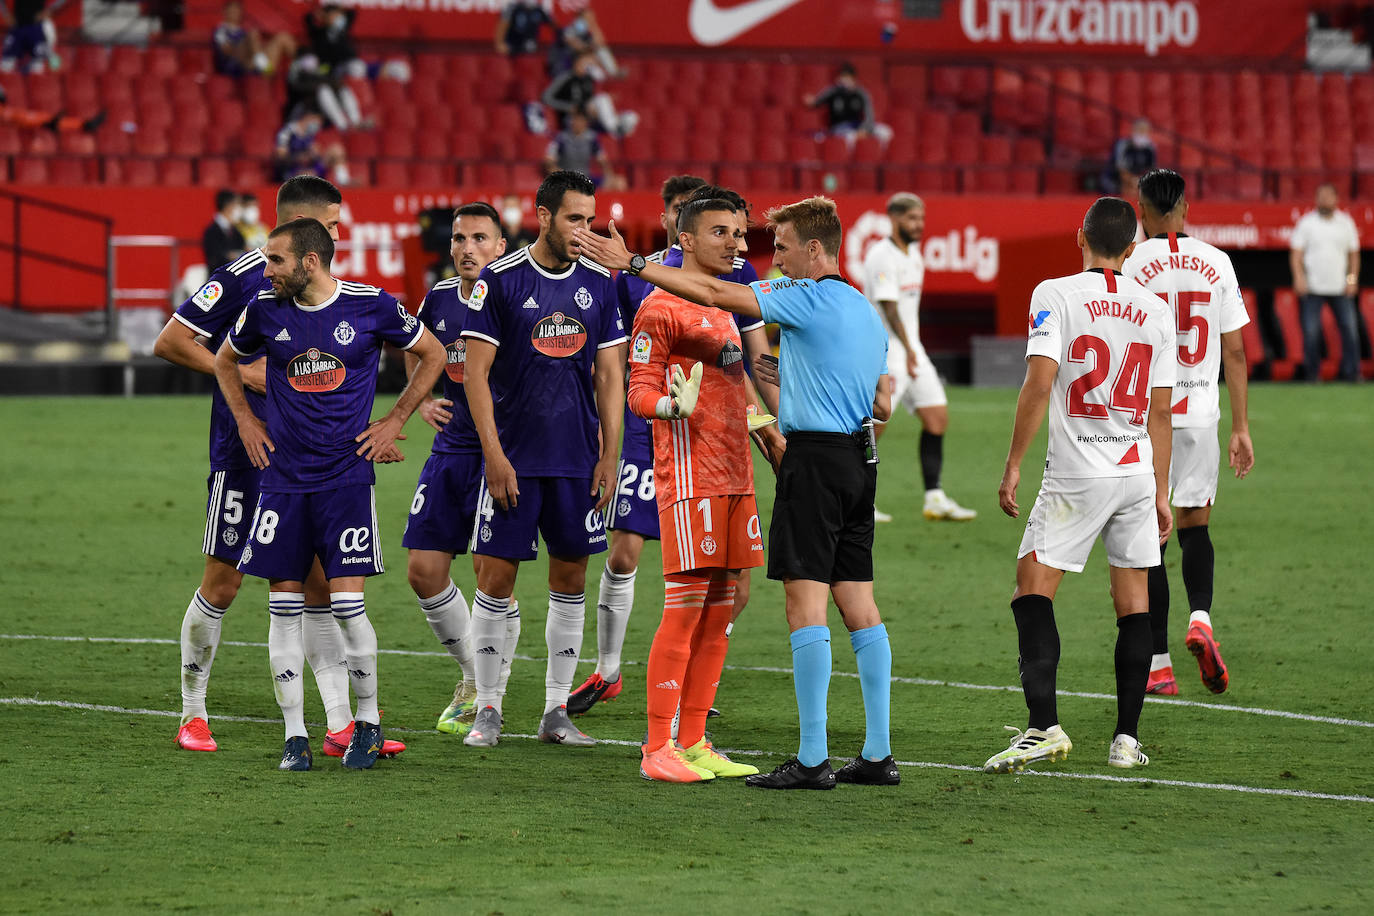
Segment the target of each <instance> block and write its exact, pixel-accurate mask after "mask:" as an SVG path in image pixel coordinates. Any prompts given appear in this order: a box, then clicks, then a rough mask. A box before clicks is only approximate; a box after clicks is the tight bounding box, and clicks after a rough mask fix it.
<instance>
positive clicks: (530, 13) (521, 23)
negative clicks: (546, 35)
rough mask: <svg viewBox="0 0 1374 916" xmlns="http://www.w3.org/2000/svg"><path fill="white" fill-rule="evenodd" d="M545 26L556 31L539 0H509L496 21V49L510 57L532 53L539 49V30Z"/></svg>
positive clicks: (556, 28)
mask: <svg viewBox="0 0 1374 916" xmlns="http://www.w3.org/2000/svg"><path fill="white" fill-rule="evenodd" d="M545 26H547V27H548V28H549V30H550V31H553V32H555V33H556V32H557V31H558V27H557V26H556V25H554V22H553V17H552V16H550V15H549V13H548V11H547V10H545V9H544V7H543V6H542V5H541V4H540V3H539V0H510V2H509V3H507V4H506V8H505V9H504V10H502V11H501V21H500V22H498V23H496V50H497V51H499V52H501V53H502V54H509V55H510V56H511V57H518V56H519V55H521V54H533V53H534V52H535V51H537V50H539V32H540V31H541V30H542V29H543V28H544V27H545Z"/></svg>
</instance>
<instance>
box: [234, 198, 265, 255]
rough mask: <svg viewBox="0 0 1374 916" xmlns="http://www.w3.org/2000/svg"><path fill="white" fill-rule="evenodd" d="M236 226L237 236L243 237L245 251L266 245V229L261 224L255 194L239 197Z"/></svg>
mask: <svg viewBox="0 0 1374 916" xmlns="http://www.w3.org/2000/svg"><path fill="white" fill-rule="evenodd" d="M236 226H237V228H238V230H239V234H240V235H242V236H243V246H244V249H245V250H247V249H249V248H261V247H262V246H263V245H266V244H267V227H266V226H264V225H263V224H262V219H261V213H260V211H259V210H258V198H257V195H256V194H251V193H249V194H240V195H239V218H238V222H237V223H236Z"/></svg>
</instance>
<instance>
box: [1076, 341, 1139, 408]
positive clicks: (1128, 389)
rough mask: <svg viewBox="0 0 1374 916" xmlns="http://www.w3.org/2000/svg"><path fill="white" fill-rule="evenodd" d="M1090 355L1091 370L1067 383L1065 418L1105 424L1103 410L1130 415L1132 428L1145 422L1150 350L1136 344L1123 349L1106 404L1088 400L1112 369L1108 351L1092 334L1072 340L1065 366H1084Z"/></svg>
mask: <svg viewBox="0 0 1374 916" xmlns="http://www.w3.org/2000/svg"><path fill="white" fill-rule="evenodd" d="M1089 353H1091V354H1092V368H1091V369H1089V370H1088V371H1087V372H1085V373H1083V374H1082V375H1080V376H1079V377H1078V378H1076V379H1074V380H1073V381H1072V382H1070V383H1069V404H1068V410H1069V416H1071V417H1083V418H1086V419H1091V420H1105V419H1107V418H1108V417H1109V416H1110V414H1109V413H1108V412H1107V408H1108V407H1110V408H1111V409H1112V410H1120V411H1122V412H1124V413H1127V414H1129V415H1130V418H1131V423H1132V425H1135V426H1139V425H1141V424H1142V423H1144V422H1145V413H1146V412H1147V411H1148V410H1149V409H1150V360H1151V358H1152V357H1153V356H1154V347H1152V346H1150V345H1149V344H1147V343H1141V342H1140V341H1138V340H1136V341H1131V343H1129V344H1127V345H1126V353H1125V355H1124V356H1123V357H1122V360H1121V368H1120V369H1118V370H1117V373H1116V379H1115V380H1114V381H1113V382H1112V389H1111V394H1110V397H1109V398H1108V400H1107V403H1105V404H1103V403H1102V402H1101V401H1100V400H1098V399H1096V398H1094V397H1092V394H1093V392H1094V391H1096V390H1097V388H1098V387H1099V386H1100V385H1101V384H1102V383H1103V382H1105V381H1106V380H1107V375H1108V374H1109V373H1110V372H1111V368H1112V351H1111V347H1109V346H1108V345H1107V342H1106V341H1105V340H1103V339H1102V338H1100V337H1094V336H1093V335H1092V334H1084V335H1083V336H1082V337H1077V338H1074V341H1073V343H1071V344H1069V362H1071V363H1086V362H1088V354H1089Z"/></svg>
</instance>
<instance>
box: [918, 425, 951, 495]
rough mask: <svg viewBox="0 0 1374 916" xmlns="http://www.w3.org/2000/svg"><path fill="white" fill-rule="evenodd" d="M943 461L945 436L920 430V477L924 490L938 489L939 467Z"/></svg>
mask: <svg viewBox="0 0 1374 916" xmlns="http://www.w3.org/2000/svg"><path fill="white" fill-rule="evenodd" d="M944 462H945V437H944V436H937V435H935V434H934V433H928V432H926V431H925V430H924V429H923V430H921V478H922V479H923V480H925V484H926V490H927V491H929V490H938V489H940V467H941V465H943V464H944Z"/></svg>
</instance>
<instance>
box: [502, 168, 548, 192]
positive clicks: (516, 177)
mask: <svg viewBox="0 0 1374 916" xmlns="http://www.w3.org/2000/svg"><path fill="white" fill-rule="evenodd" d="M543 180H544V170H543V169H541V168H540V167H539V166H537V165H530V164H527V163H516V164H515V165H513V166H511V170H510V186H511V188H512V189H514V190H517V191H533V190H535V189H537V188H538V187H539V185H540V183H541V182H543Z"/></svg>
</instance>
